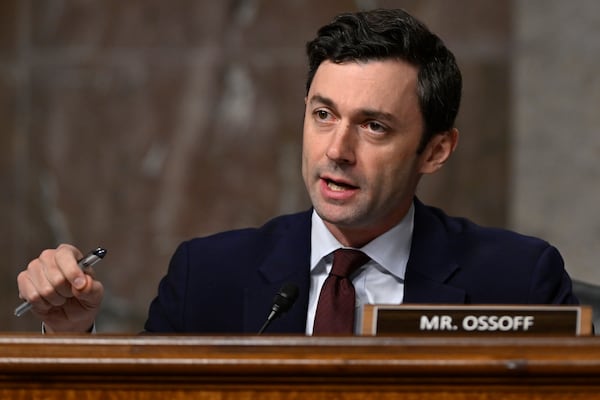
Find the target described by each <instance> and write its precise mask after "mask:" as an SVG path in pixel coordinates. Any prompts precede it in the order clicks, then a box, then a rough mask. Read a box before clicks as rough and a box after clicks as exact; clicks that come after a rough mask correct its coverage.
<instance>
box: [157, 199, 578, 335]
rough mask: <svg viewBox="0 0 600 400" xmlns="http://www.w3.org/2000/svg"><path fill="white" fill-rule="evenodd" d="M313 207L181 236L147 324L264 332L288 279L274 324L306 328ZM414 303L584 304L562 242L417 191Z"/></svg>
mask: <svg viewBox="0 0 600 400" xmlns="http://www.w3.org/2000/svg"><path fill="white" fill-rule="evenodd" d="M311 212H312V210H309V211H306V212H302V213H298V214H293V215H285V216H280V217H277V218H275V219H273V220H271V221H269V222H268V223H266V224H265V225H264V226H262V227H260V228H256V229H254V228H253V229H242V230H236V231H229V232H224V233H220V234H216V235H213V236H210V237H206V238H198V239H193V240H190V241H188V242H184V243H182V244H181V245H180V246H179V247H178V248H177V250H176V252H175V254H174V255H173V258H172V260H171V262H170V265H169V270H168V273H167V275H166V276H165V277H164V278H163V279H162V281H161V282H160V285H159V290H158V296H157V297H156V298H155V299H154V300H153V301H152V303H151V305H150V310H149V315H148V320H147V322H146V325H145V330H146V331H148V332H173V333H179V332H190V333H256V332H258V330H259V329H260V328H261V326H262V325H263V323H264V321H265V320H266V317H267V315H268V314H269V312H270V310H271V304H272V302H273V297H274V295H275V293H277V291H278V290H279V289H280V288H281V286H282V284H284V283H286V282H291V283H294V284H296V285H297V286H298V288H299V296H298V300H297V301H296V304H294V306H293V307H292V308H291V310H290V311H288V312H287V313H286V314H285V315H284V316H283V317H281V318H279V319H276V320H275V321H274V322H273V323H272V324H271V325H270V327H269V329H268V330H267V332H270V333H304V331H305V325H306V313H307V307H308V292H309V283H310V279H309V259H310V229H311ZM404 302H405V303H452V304H502V303H505V304H506V303H509V304H577V299H576V298H575V296H574V295H573V293H572V291H571V280H570V278H569V276H568V275H567V273H566V271H565V269H564V265H563V260H562V258H561V256H560V254H559V252H558V251H557V250H556V248H554V247H553V246H551V245H549V244H548V243H546V242H544V241H542V240H540V239H536V238H533V237H528V236H523V235H519V234H517V233H514V232H510V231H506V230H501V229H492V228H484V227H481V226H478V225H476V224H474V223H472V222H470V221H468V220H466V219H463V218H453V217H449V216H447V215H445V214H444V213H443V212H442V211H441V210H439V209H436V208H433V207H428V206H425V205H423V204H422V203H420V202H419V201H418V200H415V223H414V233H413V240H412V247H411V252H410V257H409V261H408V265H407V269H406V276H405V292H404Z"/></svg>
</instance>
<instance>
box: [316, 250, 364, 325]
mask: <svg viewBox="0 0 600 400" xmlns="http://www.w3.org/2000/svg"><path fill="white" fill-rule="evenodd" d="M367 261H369V256H367V255H366V254H365V253H363V252H362V251H359V250H353V249H338V250H336V251H334V252H333V267H332V268H331V272H330V273H329V276H328V277H327V279H325V283H323V287H322V288H321V294H320V295H319V302H318V303H317V312H316V314H315V323H314V326H313V335H324V334H348V335H352V334H353V333H354V307H355V295H354V286H353V285H352V281H351V280H350V279H348V277H349V276H350V275H352V273H353V272H354V271H356V270H357V269H358V268H359V267H360V266H362V265H364V264H365V263H366V262H367Z"/></svg>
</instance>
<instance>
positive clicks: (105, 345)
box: [0, 335, 600, 400]
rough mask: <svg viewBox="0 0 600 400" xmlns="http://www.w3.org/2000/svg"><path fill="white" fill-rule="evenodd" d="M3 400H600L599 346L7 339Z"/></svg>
mask: <svg viewBox="0 0 600 400" xmlns="http://www.w3.org/2000/svg"><path fill="white" fill-rule="evenodd" d="M0 398H1V399H31V398H34V399H35V398H39V399H42V398H43V399H61V400H68V399H73V400H75V399H77V400H81V399H192V398H193V399H207V400H208V399H210V400H214V399H257V398H260V399H273V400H275V399H313V398H314V399H317V398H322V399H344V400H346V399H347V400H353V399H397V398H402V399H409V400H416V399H433V398H435V399H444V400H452V399H461V400H467V399H486V400H489V399H511V400H516V399H540V400H541V399H543V400H552V399H586V400H589V399H600V338H595V337H541V338H514V337H513V338H466V337H458V338H417V337H395V338H376V337H350V338H316V337H304V336H302V337H290V336H286V337H278V336H262V337H261V336H252V337H251V336H245V337H244V336H226V337H203V336H113V335H110V336H107V335H95V336H62V335H61V336H50V335H49V336H39V335H18V336H17V335H0Z"/></svg>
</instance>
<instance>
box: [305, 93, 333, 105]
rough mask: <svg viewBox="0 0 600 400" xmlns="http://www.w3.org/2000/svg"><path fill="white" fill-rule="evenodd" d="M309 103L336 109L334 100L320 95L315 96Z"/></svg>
mask: <svg viewBox="0 0 600 400" xmlns="http://www.w3.org/2000/svg"><path fill="white" fill-rule="evenodd" d="M308 102H309V103H310V104H315V103H321V104H323V105H326V106H327V107H335V103H334V102H333V100H331V99H330V98H328V97H325V96H322V95H320V94H314V95H313V96H312V97H311V98H310V99H309V100H308Z"/></svg>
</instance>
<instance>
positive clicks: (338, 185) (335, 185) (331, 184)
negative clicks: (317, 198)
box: [325, 179, 356, 192]
mask: <svg viewBox="0 0 600 400" xmlns="http://www.w3.org/2000/svg"><path fill="white" fill-rule="evenodd" d="M325 182H327V187H328V188H329V189H331V190H333V191H334V192H343V191H345V190H351V189H356V186H352V185H348V184H346V183H343V182H336V181H332V180H331V179H325Z"/></svg>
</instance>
